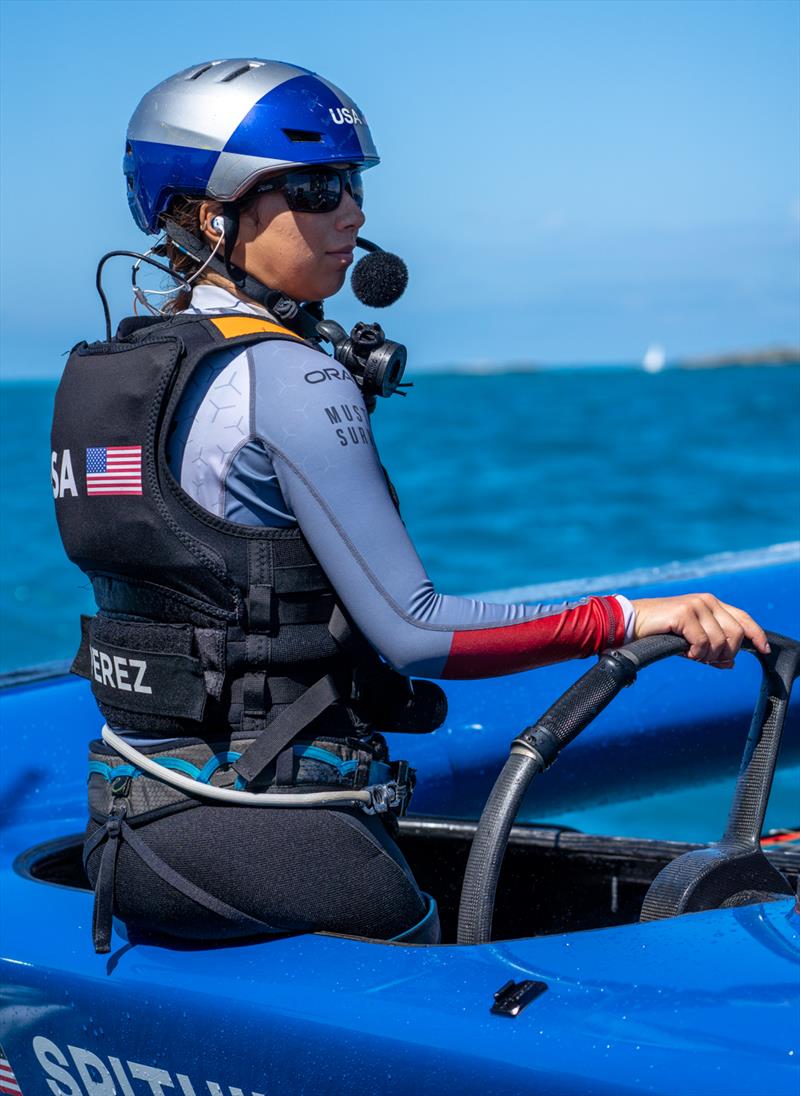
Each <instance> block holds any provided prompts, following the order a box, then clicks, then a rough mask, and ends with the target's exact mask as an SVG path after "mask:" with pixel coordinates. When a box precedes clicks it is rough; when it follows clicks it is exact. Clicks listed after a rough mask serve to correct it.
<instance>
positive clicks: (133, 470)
mask: <svg viewBox="0 0 800 1096" xmlns="http://www.w3.org/2000/svg"><path fill="white" fill-rule="evenodd" d="M141 493H142V447H141V445H109V446H100V447H94V448H92V449H87V450H86V494H87V495H141Z"/></svg>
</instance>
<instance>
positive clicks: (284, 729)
mask: <svg viewBox="0 0 800 1096" xmlns="http://www.w3.org/2000/svg"><path fill="white" fill-rule="evenodd" d="M338 699H339V690H338V689H337V688H336V685H335V684H334V681H333V678H332V677H331V676H330V675H329V674H326V675H325V677H321V678H320V679H319V681H317V682H316V683H315V684H314V685H312V686H311V687H310V688H309V689H306V691H305V692H304V693H303V695H302V696H301V697H299V698H298V699H297V700H295V701H294V703H293V704H290V705H289V707H288V708H284V710H283V711H282V712H281V714H280V715H279V716H278V717H277V719H275V720H273V722H272V723H270V724H269V726H268V727H265V728H264V729H263V730H262V731H261V732H260V733H259V736H258V738H257V739H256V740H255V742H253V743H252V744H251V745H250V746H248V748H247V749H246V750H245V751H244V753H243V754H242V756H241V757H240V758H239V760H238V761H237V762H236V763H235V764H234V766H233V768H234V769H235V770H236V772H237V773H238V774H239V775H240V776H241V777H242V779H243V780H244V781H246V783H248V784H250V783H252V781H253V780H255V779H256V777H258V776H259V775H260V774H261V773H262V772H263V771H264V769H266V767H267V765H269V764H270V763H271V762H272V761H274V760H275V758H276V757H277V756H278V754H279V753H280V752H281V750H283V749H284V747H286V746H288V745H289V743H290V742H291V741H292V739H293V738H295V737H296V736H297V735H298V734H299V733H300V732H301V731H302V730H304V729H305V728H306V727H307V726H308V725H309V723H311V722H312V721H313V720H315V719H316V718H317V716H319V715H322V713H323V712H324V711H325V709H326V708H329V707H330V706H331V704H333V703H334V701H336V700H338Z"/></svg>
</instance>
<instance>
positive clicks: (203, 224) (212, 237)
mask: <svg viewBox="0 0 800 1096" xmlns="http://www.w3.org/2000/svg"><path fill="white" fill-rule="evenodd" d="M222 213H223V209H222V205H221V203H220V202H210V201H209V202H203V203H202V205H201V206H200V209H199V211H198V214H197V219H198V221H199V223H200V231H201V233H202V235H203V239H204V240H205V242H206V243H207V244H208V245H209V247H214V246H215V245H216V244H217V242H218V241H219V238H220V235H221V233H219V232H217V230H216V229H215V228H212V227H211V222H212V221H213V220H214V218H215V217H220V216H222Z"/></svg>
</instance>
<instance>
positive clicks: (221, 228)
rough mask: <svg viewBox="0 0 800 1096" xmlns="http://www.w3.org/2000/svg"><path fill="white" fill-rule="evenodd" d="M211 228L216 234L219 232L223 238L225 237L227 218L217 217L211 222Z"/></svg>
mask: <svg viewBox="0 0 800 1096" xmlns="http://www.w3.org/2000/svg"><path fill="white" fill-rule="evenodd" d="M211 227H212V228H213V229H214V231H215V232H219V234H220V235H221V236H224V235H225V218H224V217H215V218H214V219H213V220H212V222H211Z"/></svg>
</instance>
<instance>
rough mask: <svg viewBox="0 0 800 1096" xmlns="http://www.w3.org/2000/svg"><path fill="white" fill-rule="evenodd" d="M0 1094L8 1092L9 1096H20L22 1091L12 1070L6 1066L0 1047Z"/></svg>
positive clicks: (3, 1052)
mask: <svg viewBox="0 0 800 1096" xmlns="http://www.w3.org/2000/svg"><path fill="white" fill-rule="evenodd" d="M0 1092H8V1093H10V1094H11V1096H22V1089H21V1088H20V1087H19V1085H18V1084H17V1078H16V1077H15V1076H14V1070H13V1069H12V1068H11V1066H10V1065H9V1064H8V1058H6V1052H5V1051H4V1050H3V1048H2V1047H0Z"/></svg>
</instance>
